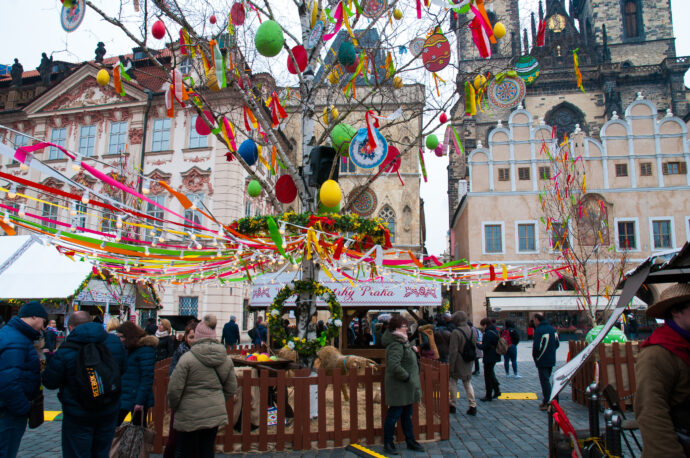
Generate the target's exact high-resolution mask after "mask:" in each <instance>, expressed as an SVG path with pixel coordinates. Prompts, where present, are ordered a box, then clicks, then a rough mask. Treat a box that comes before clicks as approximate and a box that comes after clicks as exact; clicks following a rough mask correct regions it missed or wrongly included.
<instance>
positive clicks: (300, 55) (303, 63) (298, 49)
mask: <svg viewBox="0 0 690 458" xmlns="http://www.w3.org/2000/svg"><path fill="white" fill-rule="evenodd" d="M292 55H294V56H295V60H296V61H297V66H298V68H299V71H300V72H303V71H304V69H305V68H307V50H306V49H304V46H302V45H297V46H295V47H294V48H292ZM287 68H288V71H289V72H290V73H292V74H293V75H296V74H297V71H296V70H295V66H294V65H293V64H292V59H291V58H290V55H289V54H288V56H287Z"/></svg>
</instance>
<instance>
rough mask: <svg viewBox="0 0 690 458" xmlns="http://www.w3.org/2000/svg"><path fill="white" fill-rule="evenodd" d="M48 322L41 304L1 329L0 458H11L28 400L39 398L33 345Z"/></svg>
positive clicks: (38, 369) (19, 438) (25, 308)
mask: <svg viewBox="0 0 690 458" xmlns="http://www.w3.org/2000/svg"><path fill="white" fill-rule="evenodd" d="M46 321H48V313H46V310H45V309H44V308H43V306H42V305H41V303H40V302H37V301H32V302H27V303H26V304H24V306H22V308H21V309H19V313H18V314H17V316H15V317H13V318H12V319H11V320H10V322H9V323H7V325H5V326H3V328H2V329H0V456H1V457H10V458H14V457H16V456H17V452H18V451H19V444H20V443H21V441H22V436H23V435H24V431H25V430H26V422H27V419H28V418H29V411H30V410H31V400H32V399H34V398H36V397H37V396H38V395H39V394H40V388H41V363H40V362H39V359H38V353H36V349H35V348H34V341H35V340H38V339H39V338H40V336H41V331H43V328H45V325H46Z"/></svg>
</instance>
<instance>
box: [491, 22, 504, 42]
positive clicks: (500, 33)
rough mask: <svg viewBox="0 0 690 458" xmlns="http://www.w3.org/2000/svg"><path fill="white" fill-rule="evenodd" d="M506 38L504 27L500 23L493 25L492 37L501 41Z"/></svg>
mask: <svg viewBox="0 0 690 458" xmlns="http://www.w3.org/2000/svg"><path fill="white" fill-rule="evenodd" d="M505 36H506V26H504V25H503V23H502V22H497V23H495V24H494V37H496V38H497V39H499V40H500V39H501V38H503V37H505Z"/></svg>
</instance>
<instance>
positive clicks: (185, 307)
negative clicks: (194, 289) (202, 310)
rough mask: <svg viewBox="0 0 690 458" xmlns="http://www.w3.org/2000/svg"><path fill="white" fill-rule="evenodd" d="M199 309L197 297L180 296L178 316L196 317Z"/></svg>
mask: <svg viewBox="0 0 690 458" xmlns="http://www.w3.org/2000/svg"><path fill="white" fill-rule="evenodd" d="M198 309H199V297H198V296H181V297H180V315H182V316H196V315H197V313H198Z"/></svg>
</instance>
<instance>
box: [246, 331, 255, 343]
mask: <svg viewBox="0 0 690 458" xmlns="http://www.w3.org/2000/svg"><path fill="white" fill-rule="evenodd" d="M247 334H248V335H249V338H250V339H252V342H254V336H256V328H251V329H250V330H249V331H247Z"/></svg>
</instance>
